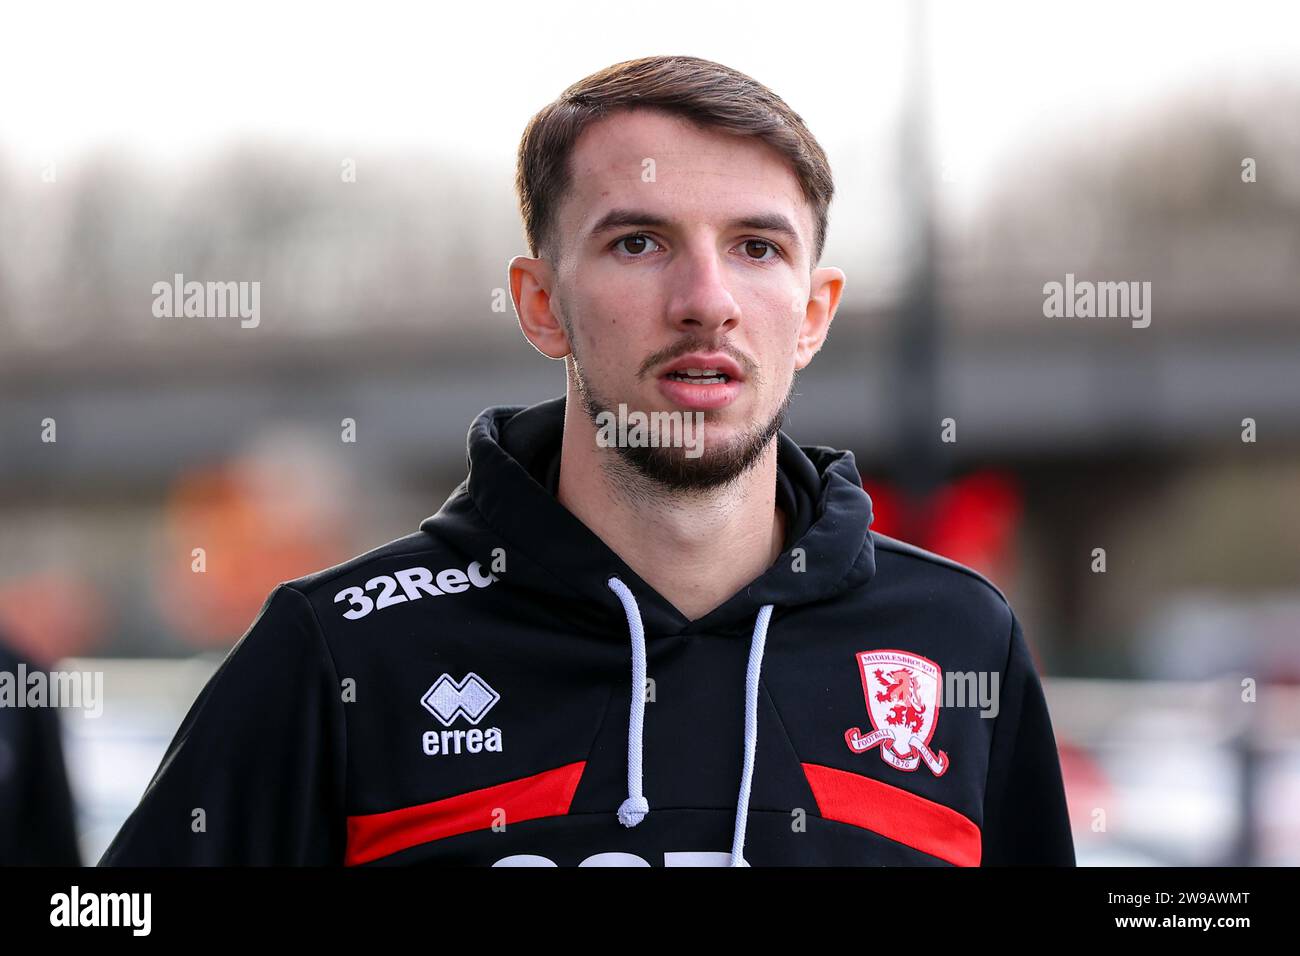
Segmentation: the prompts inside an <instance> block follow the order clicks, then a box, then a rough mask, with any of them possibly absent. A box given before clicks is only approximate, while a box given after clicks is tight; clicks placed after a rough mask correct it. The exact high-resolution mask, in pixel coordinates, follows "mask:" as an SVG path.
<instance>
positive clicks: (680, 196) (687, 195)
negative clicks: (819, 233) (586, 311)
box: [559, 109, 813, 249]
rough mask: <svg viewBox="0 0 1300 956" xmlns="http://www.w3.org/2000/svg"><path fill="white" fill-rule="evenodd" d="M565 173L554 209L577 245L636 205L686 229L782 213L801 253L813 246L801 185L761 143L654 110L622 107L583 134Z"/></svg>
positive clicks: (785, 164) (782, 160)
mask: <svg viewBox="0 0 1300 956" xmlns="http://www.w3.org/2000/svg"><path fill="white" fill-rule="evenodd" d="M569 168H570V172H571V174H572V175H571V179H570V185H569V189H568V191H567V192H566V194H565V198H564V202H563V204H562V206H561V209H560V211H559V222H560V227H561V230H562V234H563V235H564V236H566V237H569V238H573V237H576V238H577V239H579V240H581V239H582V238H583V236H584V235H585V233H586V232H587V231H588V230H589V229H590V228H591V226H592V225H593V224H594V223H595V222H596V221H597V220H598V219H599V218H600V217H601V216H602V215H603V214H604V213H605V212H607V211H609V210H610V209H613V208H617V207H635V208H638V209H645V210H646V211H648V212H654V213H657V214H659V215H663V216H665V217H669V218H672V219H674V220H680V221H681V222H682V224H684V225H693V224H698V223H700V222H713V223H719V224H721V223H723V222H726V221H729V220H732V219H736V218H741V217H743V216H749V215H753V214H756V213H766V212H778V213H783V214H784V215H786V216H787V217H788V218H789V219H790V221H791V222H793V223H794V224H795V226H796V228H797V229H798V230H799V232H800V235H801V236H802V238H803V245H804V247H805V249H807V248H809V247H810V246H811V242H812V228H813V226H812V210H811V209H810V208H809V206H808V203H807V201H806V200H805V199H804V195H803V191H802V189H800V187H799V180H798V179H797V178H796V176H795V174H794V170H793V169H792V168H791V166H790V163H789V161H788V160H786V158H785V157H784V156H782V155H781V154H780V153H778V152H777V151H776V150H775V149H773V148H772V147H770V146H768V145H767V144H766V143H764V142H762V141H761V140H757V139H753V138H748V137H744V136H736V135H733V134H729V133H725V132H722V131H719V130H715V129H709V128H705V129H701V128H699V127H697V126H695V125H694V124H692V123H691V122H689V121H688V120H686V119H684V118H682V117H678V116H674V115H671V114H668V113H664V112H662V111H660V110H651V109H642V110H622V111H619V112H617V113H614V114H613V115H611V116H608V117H605V118H603V119H601V120H598V121H597V122H595V123H592V124H591V125H590V126H588V127H587V128H586V129H585V130H583V132H582V135H581V136H579V137H578V141H577V142H576V143H575V144H574V148H573V152H572V154H571V155H570V158H569ZM651 170H652V171H653V176H652V175H651V172H650V171H651Z"/></svg>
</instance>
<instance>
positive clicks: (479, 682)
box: [420, 671, 501, 757]
mask: <svg viewBox="0 0 1300 956" xmlns="http://www.w3.org/2000/svg"><path fill="white" fill-rule="evenodd" d="M500 699H501V695H500V694H498V693H497V692H496V691H495V690H493V689H492V685H491V684H489V683H488V682H487V681H485V680H484V679H483V678H481V677H479V676H478V675H477V674H475V673H474V672H473V671H470V672H469V673H468V674H466V675H465V676H464V677H463V678H462V679H461V680H459V681H457V680H455V679H454V678H453V677H452V676H451V675H450V674H443V675H442V676H441V677H439V678H438V679H437V680H436V681H434V682H433V685H432V686H431V687H430V688H429V689H428V690H427V691H425V692H424V696H423V697H421V698H420V704H421V705H422V706H423V707H424V709H425V710H427V711H428V712H429V713H431V714H433V716H434V717H436V718H437V719H438V721H439V722H440V723H441V724H442V725H443V726H444V727H451V725H452V724H453V723H455V722H456V720H457V719H459V718H461V717H463V718H465V720H467V721H468V722H469V723H471V724H477V723H478V722H479V721H480V720H482V719H483V718H484V717H486V716H487V712H488V711H489V710H491V709H492V708H493V707H494V706H495V705H496V702H497V701H499V700H500ZM423 747H424V752H425V753H426V754H428V755H429V756H430V757H436V756H438V755H439V754H459V753H472V754H476V753H482V752H483V751H490V752H493V753H500V752H501V728H500V727H488V728H486V729H482V730H481V729H479V728H478V727H470V728H469V729H468V730H465V729H463V728H462V729H456V730H441V731H439V730H430V731H427V732H426V733H425V734H424V739H423Z"/></svg>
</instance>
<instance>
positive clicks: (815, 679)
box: [101, 398, 1074, 866]
mask: <svg viewBox="0 0 1300 956" xmlns="http://www.w3.org/2000/svg"><path fill="white" fill-rule="evenodd" d="M563 416H564V399H563V398H559V399H554V400H551V401H548V402H543V403H541V404H538V405H534V406H532V407H530V408H521V407H517V406H509V407H494V408H489V409H486V410H485V411H484V412H483V413H482V414H480V415H479V416H478V418H477V419H476V420H475V421H474V423H473V425H472V427H471V429H470V432H469V448H468V450H469V475H468V477H467V478H466V480H465V481H464V482H462V483H461V484H460V485H459V486H458V487H457V488H456V490H455V491H454V492H453V493H452V495H451V497H450V498H448V499H447V501H446V503H445V504H444V505H443V506H442V508H441V509H440V510H439V511H438V512H437V514H435V515H433V516H431V517H429V518H427V519H425V521H424V522H423V523H422V524H421V525H420V530H419V531H418V532H417V533H414V534H411V535H408V536H405V537H403V538H399V539H397V540H396V541H392V542H390V543H388V544H386V545H384V546H382V547H380V548H377V549H375V550H372V551H369V552H367V553H365V554H363V555H360V556H358V557H356V558H354V559H352V560H350V561H348V562H346V563H344V564H340V565H338V566H336V567H333V568H329V569H327V570H324V571H320V572H318V573H315V574H312V575H309V576H307V577H304V578H300V579H298V580H295V581H290V582H286V583H284V584H281V585H280V586H278V587H277V588H276V589H275V590H274V591H273V592H272V593H271V594H270V596H269V597H268V598H267V601H266V603H265V604H264V605H263V607H262V610H261V612H260V613H259V615H258V617H257V619H256V620H255V621H254V623H253V625H252V626H251V628H250V629H249V631H248V632H247V633H245V635H244V636H243V637H242V639H241V640H240V641H239V643H238V644H236V646H235V647H234V648H233V649H232V651H231V652H230V654H229V655H228V656H227V658H226V659H225V661H224V662H223V663H222V665H221V667H220V669H219V670H218V671H217V673H216V674H215V675H214V676H213V678H212V679H211V681H210V682H209V683H208V685H207V686H206V687H205V688H204V690H203V691H202V693H201V694H200V695H199V697H198V699H197V700H196V701H195V703H194V705H193V707H192V708H191V710H190V712H189V714H188V715H187V716H186V718H185V720H184V722H183V723H182V725H181V727H180V730H179V731H178V732H177V734H176V737H175V739H174V740H173V741H172V743H171V745H170V747H169V748H168V751H167V754H166V756H165V757H164V758H163V761H162V765H161V766H160V767H159V770H158V773H157V774H156V775H155V777H154V779H153V781H152V783H151V784H150V785H149V788H148V789H147V790H146V792H145V794H144V797H143V799H142V800H141V802H140V805H139V807H138V808H137V809H136V810H135V811H134V812H133V813H132V815H131V816H130V818H129V819H128V820H127V821H126V823H125V825H124V826H123V827H122V830H121V832H120V833H119V834H118V835H117V837H116V839H115V840H114V841H113V844H112V845H111V846H110V847H109V849H108V851H107V852H106V853H105V855H104V857H103V859H102V860H101V864H125V865H133V864H187V863H261V864H277V863H290V864H293V863H297V864H346V865H379V866H384V865H401V864H451V865H541V866H550V865H560V866H569V865H577V864H580V863H586V864H587V865H623V864H626V865H638V866H640V865H646V864H649V865H652V866H665V865H667V866H674V865H677V866H680V865H710V864H712V865H728V864H730V865H737V866H743V865H746V864H752V865H757V866H765V865H767V866H771V865H781V864H795V865H921V866H945V865H959V866H973V865H981V864H982V865H991V864H1061V865H1073V864H1074V847H1073V843H1072V840H1071V834H1070V825H1069V819H1068V817H1067V814H1066V805H1065V796H1064V791H1063V787H1062V783H1061V772H1060V765H1059V761H1058V757H1057V751H1056V743H1055V740H1054V738H1053V734H1052V728H1051V723H1050V720H1049V718H1048V713H1047V708H1046V704H1045V702H1044V698H1043V693H1042V689H1041V686H1040V683H1039V679H1038V676H1037V674H1036V673H1035V670H1034V666H1033V662H1032V660H1031V658H1030V654H1029V650H1028V648H1027V646H1026V644H1025V640H1024V637H1023V636H1022V634H1021V630H1020V626H1019V624H1018V622H1017V621H1016V618H1015V616H1014V614H1012V612H1011V609H1010V607H1009V606H1008V605H1007V602H1006V600H1005V599H1004V597H1003V596H1002V594H1001V593H1000V592H999V591H998V590H997V589H996V588H994V587H993V586H992V585H991V584H990V583H989V582H988V581H986V580H985V579H984V578H982V577H980V576H979V575H978V574H976V573H974V572H973V571H970V570H968V569H966V568H963V567H961V566H959V565H957V564H954V563H953V562H951V561H948V560H946V559H944V558H941V557H938V556H936V555H933V554H930V553H928V552H925V551H922V550H920V549H918V548H914V547H912V546H910V545H907V544H903V543H902V542H899V541H895V540H893V539H890V538H887V537H884V536H882V535H878V534H875V533H873V532H870V531H869V530H868V526H869V525H870V523H871V499H870V498H869V497H868V496H867V494H866V492H865V491H863V489H862V487H861V483H860V479H859V476H858V473H857V469H856V466H855V464H854V460H853V455H852V454H851V453H850V452H847V451H835V450H833V449H829V448H822V447H809V448H800V447H799V446H797V445H796V444H795V443H794V442H793V441H792V440H791V439H790V438H789V437H788V436H787V435H786V434H785V433H784V432H781V433H779V434H778V436H777V443H778V445H777V467H778V477H777V504H778V505H779V506H780V507H781V508H782V509H783V510H784V512H785V514H786V515H787V516H788V521H787V529H788V535H787V541H786V549H785V551H784V552H783V553H782V554H781V556H780V557H779V558H778V559H777V560H776V562H775V563H774V564H773V565H772V566H771V567H769V568H768V569H767V570H766V571H765V572H764V573H763V574H761V575H760V576H759V577H758V578H756V579H755V580H754V581H752V582H751V583H750V584H749V585H747V586H746V587H744V588H743V589H741V590H740V591H738V592H737V593H736V594H734V595H732V596H731V597H730V598H728V599H727V600H726V601H725V602H723V603H722V604H721V605H720V606H719V607H717V608H716V609H714V610H713V611H710V612H709V613H708V614H706V615H704V616H703V617H701V618H699V619H698V620H695V621H690V620H687V618H686V617H685V616H684V615H683V614H682V613H681V612H680V611H678V610H677V609H676V608H675V607H674V606H673V605H672V604H670V603H669V602H668V601H667V600H665V599H664V598H663V597H662V596H661V595H659V594H657V593H656V592H655V591H654V590H653V589H652V588H650V587H649V586H648V585H646V583H645V582H644V581H642V580H641V578H640V577H638V576H637V574H636V573H635V572H634V571H633V570H632V569H631V568H630V567H629V566H628V565H627V564H626V563H624V561H623V560H622V559H621V558H620V557H619V556H618V555H617V554H615V553H614V552H613V551H611V550H610V548H609V547H608V546H606V545H605V544H604V542H602V541H601V540H600V539H599V538H598V537H597V536H596V535H595V534H594V533H593V532H592V531H590V530H589V529H588V528H587V527H586V526H585V525H584V524H582V522H580V521H579V520H578V519H577V518H575V517H574V516H573V515H572V514H571V513H570V512H569V511H568V510H567V509H565V508H564V507H563V506H562V505H560V504H559V502H558V501H557V500H556V498H555V489H556V479H557V475H558V469H559V458H560V437H561V431H562V424H563ZM641 688H645V690H644V692H643V693H640V692H634V691H640V689H641ZM981 690H982V691H983V692H984V693H983V694H980V693H979V691H981ZM963 691H964V692H965V693H964V694H963V693H962V692H963Z"/></svg>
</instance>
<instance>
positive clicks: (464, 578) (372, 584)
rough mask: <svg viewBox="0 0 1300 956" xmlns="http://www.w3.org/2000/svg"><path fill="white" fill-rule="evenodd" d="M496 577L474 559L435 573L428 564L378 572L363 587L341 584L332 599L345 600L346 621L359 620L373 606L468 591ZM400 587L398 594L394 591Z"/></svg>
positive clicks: (374, 607)
mask: <svg viewBox="0 0 1300 956" xmlns="http://www.w3.org/2000/svg"><path fill="white" fill-rule="evenodd" d="M499 580H500V578H498V577H497V576H496V575H495V574H492V573H491V572H488V573H484V571H483V565H481V564H479V562H477V561H474V562H472V563H471V564H470V566H469V567H468V568H466V569H465V570H464V571H461V570H459V569H457V568H447V569H445V570H443V571H439V572H438V573H437V574H436V575H435V574H434V573H433V572H432V571H430V570H429V569H428V568H403V569H402V570H400V571H394V572H393V573H392V574H380V575H377V576H375V577H373V578H371V579H370V580H369V581H367V582H366V586H365V590H364V591H363V590H362V589H361V588H359V587H350V588H344V589H343V590H342V591H340V592H339V593H338V594H336V595H334V603H335V604H341V603H342V602H344V601H347V602H348V604H349V608H348V610H346V611H344V612H343V616H344V617H345V618H347V619H348V620H349V621H359V620H360V619H361V618H363V617H365V616H366V615H367V614H369V613H370V612H371V611H374V610H376V609H378V610H383V609H384V608H386V607H392V606H393V605H394V604H404V603H406V602H407V601H418V600H419V599H420V598H422V597H424V596H425V595H428V596H429V597H442V596H443V595H444V594H459V593H460V592H462V591H468V590H469V589H470V586H471V585H473V586H474V587H476V588H485V587H487V586H488V585H490V584H491V583H492V582H493V581H499ZM399 588H400V589H401V592H402V593H401V594H398V593H397V591H398V589H399ZM366 591H370V592H373V593H375V595H376V596H375V597H374V598H371V597H369V596H368V595H367V594H366Z"/></svg>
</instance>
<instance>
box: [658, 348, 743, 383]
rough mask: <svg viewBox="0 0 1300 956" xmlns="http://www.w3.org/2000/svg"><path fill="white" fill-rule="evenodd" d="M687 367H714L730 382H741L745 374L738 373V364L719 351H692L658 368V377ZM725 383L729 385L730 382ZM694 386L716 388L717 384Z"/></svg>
mask: <svg viewBox="0 0 1300 956" xmlns="http://www.w3.org/2000/svg"><path fill="white" fill-rule="evenodd" d="M688 368H714V369H717V370H718V371H719V372H721V373H722V374H723V375H725V376H727V378H729V379H731V381H732V382H743V381H744V380H745V376H744V375H742V374H741V373H740V366H739V365H737V364H736V363H735V362H733V361H732V360H731V359H730V358H728V357H727V356H726V355H723V354H722V353H721V352H692V353H691V354H690V355H683V356H682V357H681V358H679V359H674V360H673V361H671V362H669V363H668V364H667V365H665V366H664V367H663V368H662V369H660V370H659V378H660V379H662V378H663V377H664V376H665V375H667V374H668V373H669V372H680V371H682V370H683V369H688ZM727 384H728V385H729V384H731V382H728V383H727ZM696 387H703V388H717V387H718V386H714V385H705V386H696Z"/></svg>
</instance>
